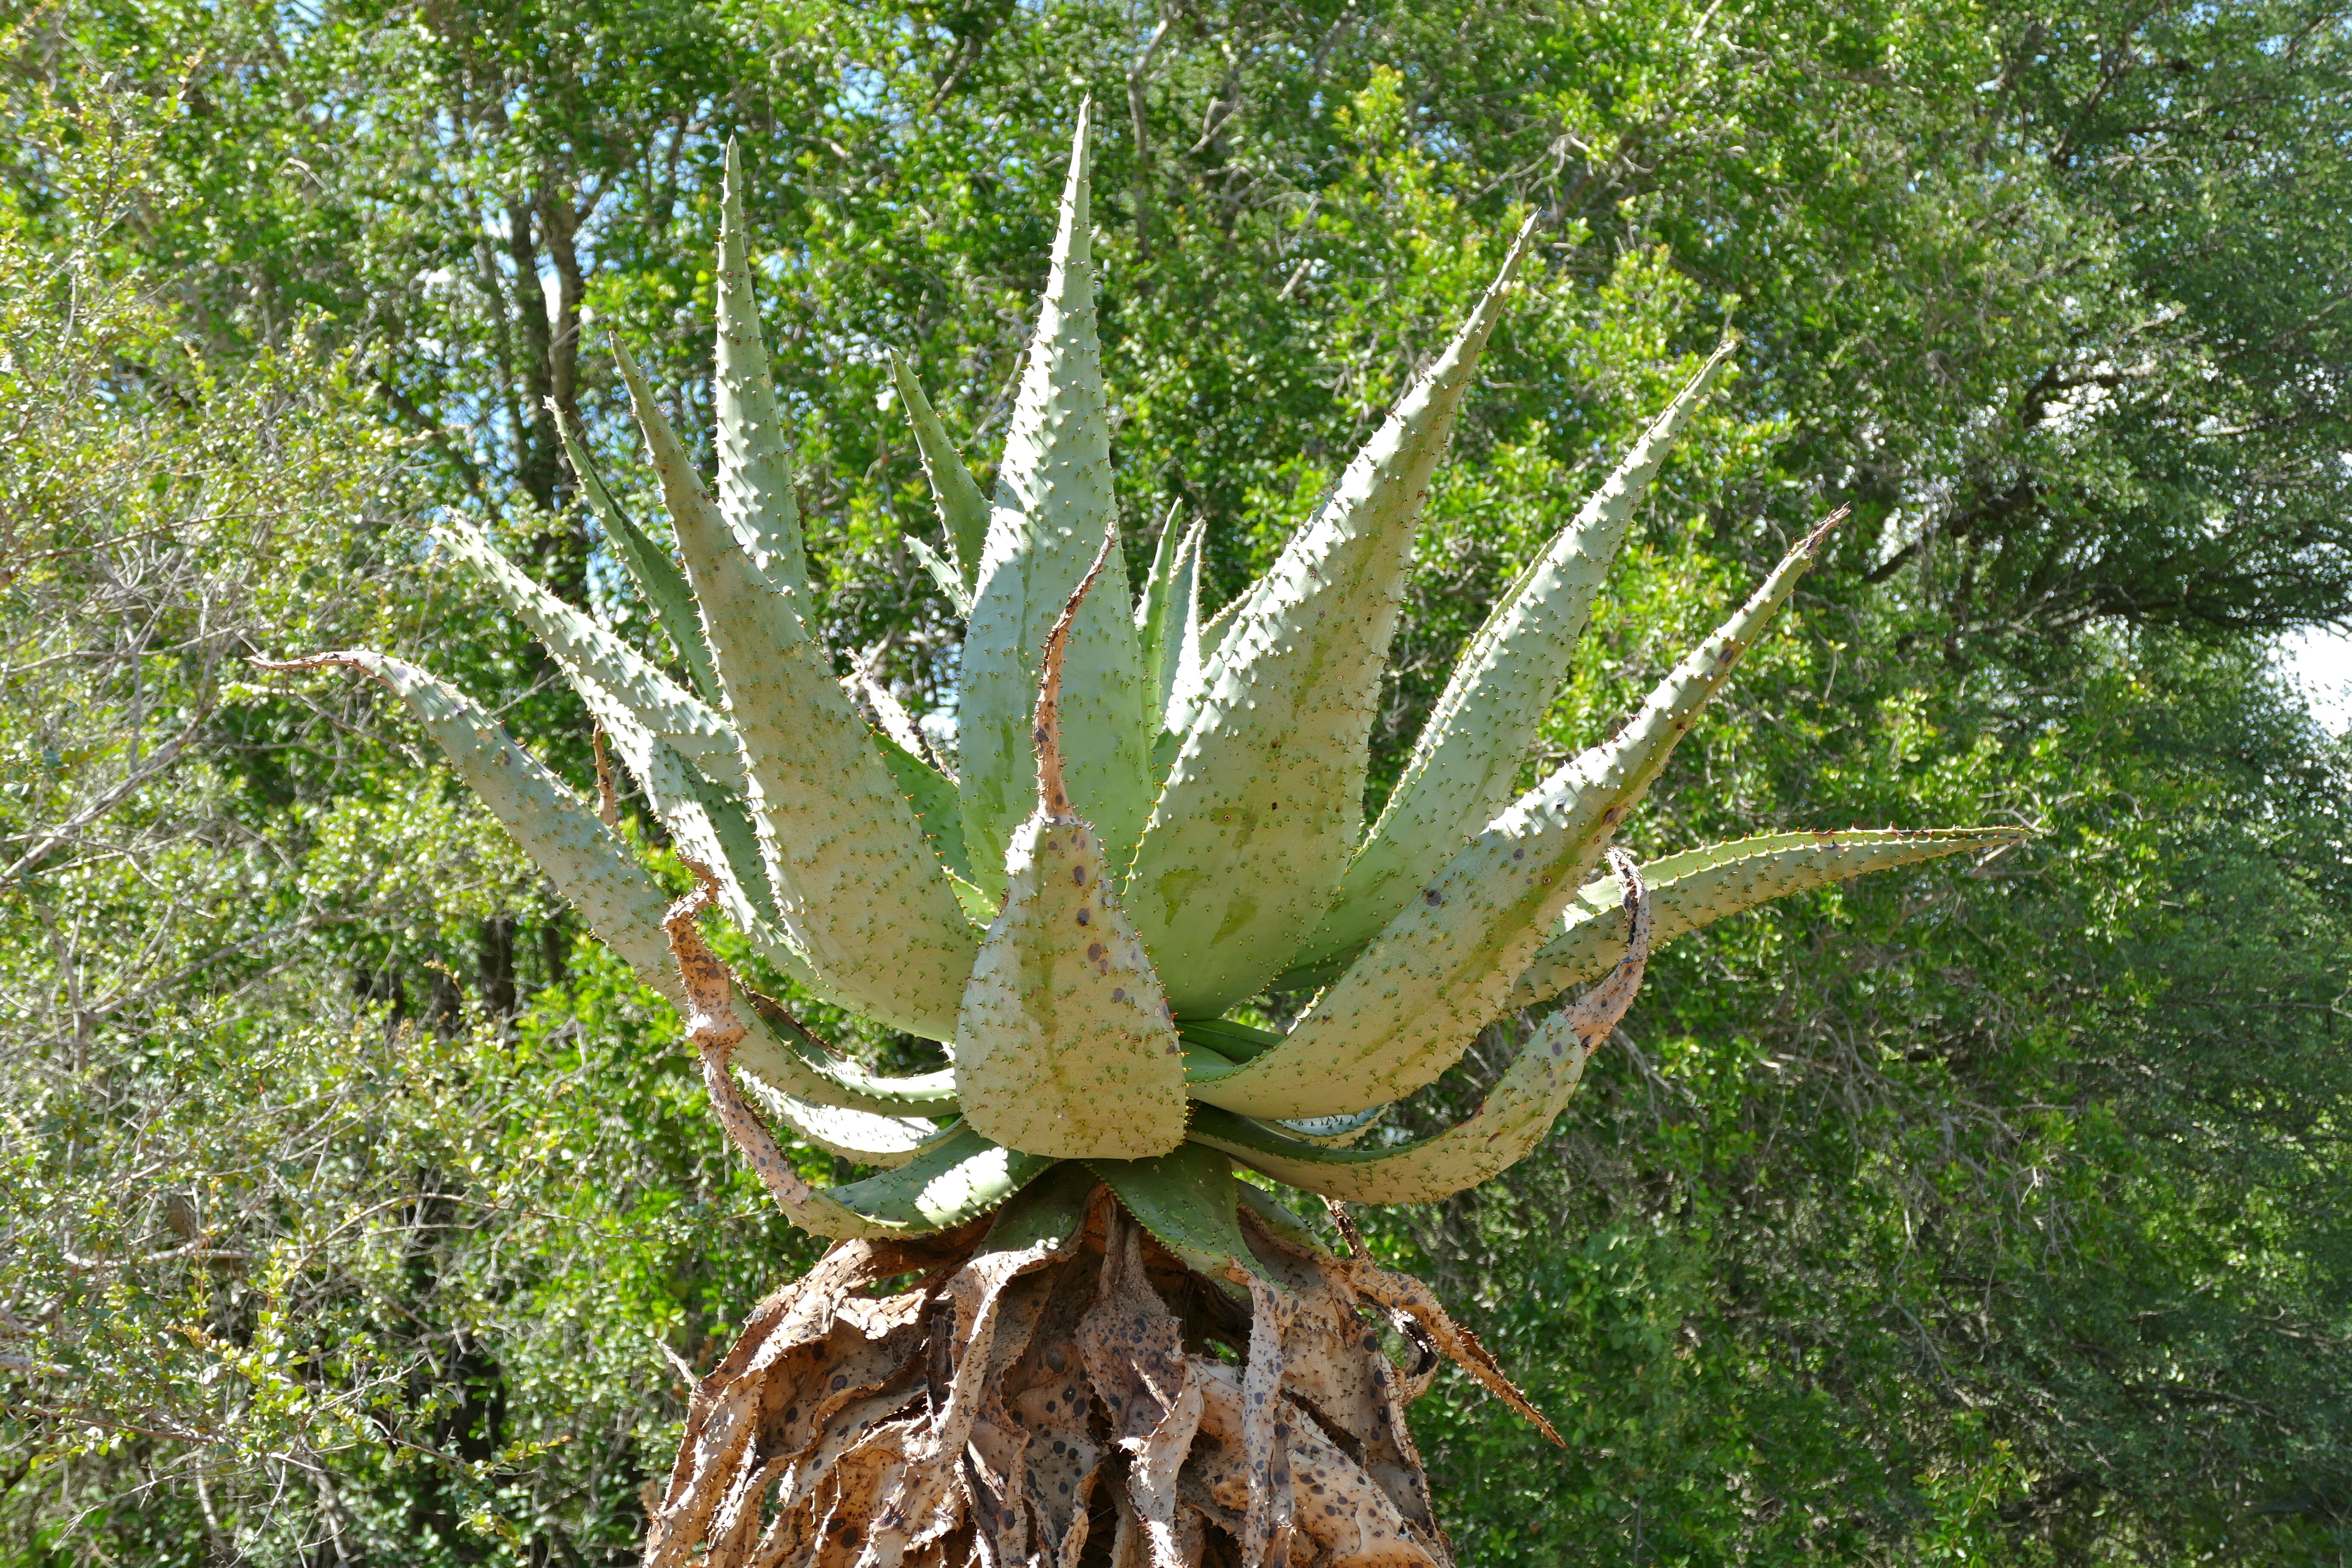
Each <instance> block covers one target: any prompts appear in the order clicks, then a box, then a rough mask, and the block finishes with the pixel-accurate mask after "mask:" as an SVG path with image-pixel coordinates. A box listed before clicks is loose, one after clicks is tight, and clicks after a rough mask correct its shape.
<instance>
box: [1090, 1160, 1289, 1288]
mask: <svg viewBox="0 0 2352 1568" xmlns="http://www.w3.org/2000/svg"><path fill="white" fill-rule="evenodd" d="M1087 1169H1088V1170H1090V1171H1092V1172H1094V1173H1095V1174H1096V1175H1097V1176H1099V1177H1101V1178H1102V1180H1103V1184H1105V1185H1106V1186H1108V1187H1109V1188H1110V1190H1111V1191H1112V1192H1113V1193H1114V1194H1118V1201H1119V1202H1120V1203H1122V1204H1124V1205H1127V1212H1128V1213H1129V1214H1131V1215H1134V1216H1135V1217H1136V1219H1137V1220H1138V1221H1139V1222H1140V1223H1141V1225H1142V1226H1143V1228H1144V1229H1146V1230H1148V1231H1150V1233H1151V1234H1152V1235H1153V1236H1154V1237H1157V1238H1158V1239H1159V1241H1160V1245H1161V1246H1162V1247H1166V1248H1167V1249H1168V1250H1169V1251H1171V1252H1172V1253H1174V1254H1175V1255H1176V1256H1177V1257H1178V1258H1181V1259H1183V1261H1184V1264H1185V1267H1187V1268H1191V1269H1192V1270H1193V1272H1195V1273H1198V1274H1202V1275H1206V1276H1207V1277H1208V1278H1210V1279H1214V1280H1217V1281H1219V1282H1220V1283H1225V1282H1227V1281H1228V1280H1229V1279H1230V1277H1231V1274H1232V1272H1233V1270H1234V1269H1235V1268H1251V1267H1252V1264H1253V1262H1254V1259H1253V1258H1251V1256H1250V1249H1249V1243H1247V1242H1246V1241H1244V1240H1243V1239H1242V1228H1241V1220H1240V1216H1239V1215H1238V1213H1237V1205H1239V1204H1240V1201H1241V1193H1240V1188H1241V1184H1240V1183H1239V1182H1237V1181H1235V1180H1234V1167H1233V1162H1232V1161H1231V1160H1229V1159H1227V1158H1226V1157H1225V1155H1224V1154H1223V1152H1219V1151H1217V1150H1214V1149H1210V1148H1206V1147H1204V1146H1202V1145H1201V1144H1198V1143H1187V1144H1185V1145H1183V1146H1182V1147H1181V1148H1180V1149H1177V1150H1176V1151H1175V1152H1172V1153H1168V1154H1162V1155H1160V1156H1159V1157H1157V1158H1156V1159H1150V1160H1089V1161H1087Z"/></svg>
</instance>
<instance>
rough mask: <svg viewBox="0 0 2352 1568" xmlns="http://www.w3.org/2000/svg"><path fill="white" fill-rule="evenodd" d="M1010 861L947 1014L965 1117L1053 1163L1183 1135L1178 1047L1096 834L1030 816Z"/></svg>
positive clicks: (1164, 1145) (1134, 1152)
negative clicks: (999, 903) (957, 1012)
mask: <svg viewBox="0 0 2352 1568" xmlns="http://www.w3.org/2000/svg"><path fill="white" fill-rule="evenodd" d="M1010 859H1011V861H1012V874H1011V876H1010V878H1009V879H1008V880H1007V883H1006V891H1005V898H1004V907H1003V912H1001V913H1000V914H999V915H998V916H997V917H996V921H995V923H994V924H992V926H990V927H989V931H988V938H987V940H986V941H985V942H982V944H981V949H980V957H979V960H978V962H976V963H974V964H973V965H972V970H971V983H970V984H969V985H967V986H966V987H965V990H964V997H963V1011H962V1014H961V1017H960V1018H959V1019H958V1020H957V1026H956V1089H957V1092H958V1095H959V1097H960V1098H961V1101H962V1104H963V1109H964V1114H965V1115H966V1116H967V1117H969V1118H970V1119H971V1123H972V1125H973V1126H975V1127H977V1128H979V1129H981V1130H982V1131H984V1132H986V1133H987V1134H988V1135H989V1136H990V1137H992V1138H994V1139H996V1140H997V1141H998V1142H1003V1143H1007V1144H1010V1145H1012V1146H1013V1147H1015V1148H1021V1149H1030V1150H1034V1151H1036V1152H1040V1153H1047V1154H1055V1155H1058V1156H1060V1157H1063V1158H1066V1159H1078V1158H1087V1157H1100V1158H1105V1159H1116V1160H1127V1159H1136V1158H1139V1157H1140V1156H1143V1155H1147V1154H1158V1153H1165V1152H1167V1151H1169V1150H1171V1149H1172V1148H1174V1147H1175V1146H1176V1145H1177V1143H1178V1142H1181V1141H1182V1139H1183V1136H1184V1062H1183V1047H1181V1045H1180V1044H1179V1043H1178V1040H1177V1038H1176V1030H1175V1026H1173V1024H1171V1022H1170V1020H1169V1016H1168V1006H1167V1002H1166V1001H1165V999H1164V998H1163V997H1162V996H1161V994H1160V984H1159V980H1158V978H1157V976H1155V975H1154V973H1152V969H1151V964H1150V961H1149V960H1148V959H1147V958H1146V957H1145V955H1144V952H1143V944H1142V943H1141V942H1139V941H1138V940H1137V939H1136V935H1135V931H1134V928H1133V927H1132V926H1130V925H1129V923H1128V921H1127V919H1126V917H1125V914H1124V912H1123V911H1122V910H1121V909H1120V908H1119V903H1118V889H1117V887H1116V884H1115V882H1114V880H1113V879H1112V877H1111V876H1110V873H1109V865H1108V860H1107V859H1106V858H1105V857H1104V855H1103V852H1102V847H1101V844H1100V842H1099V841H1098V840H1097V838H1096V837H1095V834H1094V830H1093V829H1092V828H1091V827H1089V826H1087V824H1086V823H1085V822H1084V821H1083V820H1081V819H1079V818H1076V817H1064V818H1059V819H1056V818H1055V817H1054V816H1049V815H1047V814H1046V813H1045V812H1042V811H1041V812H1040V813H1039V814H1038V815H1037V816H1033V817H1032V818H1031V819H1030V820H1029V821H1027V822H1025V823H1024V824H1023V825H1022V826H1021V828H1020V830H1019V831H1018V832H1017V833H1015V834H1014V835H1013V849H1012V853H1011V856H1010Z"/></svg>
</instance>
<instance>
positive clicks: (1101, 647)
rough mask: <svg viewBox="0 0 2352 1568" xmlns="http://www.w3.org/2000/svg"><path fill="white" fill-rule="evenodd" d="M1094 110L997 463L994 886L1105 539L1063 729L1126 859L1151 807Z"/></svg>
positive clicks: (1071, 758) (986, 804)
mask: <svg viewBox="0 0 2352 1568" xmlns="http://www.w3.org/2000/svg"><path fill="white" fill-rule="evenodd" d="M1087 120H1088V113H1087V111H1085V110H1081V112H1080V113H1079V116H1078V127H1077V135H1076V141H1075V142H1074V143H1073V145H1072V148H1071V153H1070V175H1069V182H1068V184H1067V185H1066V188H1065V190H1064V192H1063V195H1062V211H1061V226H1060V231H1059V233H1058V234H1057V235H1056V237H1055V241H1054V261H1053V268H1052V271H1051V273H1050V274H1049V276H1048V279H1047V281H1046V285H1045V298H1044V300H1043V301H1042V303H1041V306H1040V309H1039V310H1038V316H1037V327H1036V331H1035V333H1034V336H1033V337H1032V338H1031V339H1030V342H1029V353H1028V357H1027V360H1026V362H1025V363H1024V369H1023V372H1022V376H1021V389H1020V394H1019V396H1018V398H1017V399H1016V401H1015V403H1014V405H1013V426H1012V430H1011V433H1010V434H1009V436H1008V437H1006V440H1005V445H1004V458H1003V462H1002V463H1001V464H1000V465H999V466H998V470H997V480H996V501H995V505H994V507H993V508H992V510H991V512H990V514H989V522H988V542H987V547H986V549H985V551H984V552H983V553H982V557H981V560H980V565H979V575H978V579H977V586H976V588H975V590H974V592H973V594H972V606H971V622H970V625H969V628H968V629H967V631H966V633H965V636H964V647H963V678H962V687H961V695H960V700H959V704H958V709H957V731H956V734H957V740H956V746H957V752H958V773H957V777H958V784H959V787H960V789H961V793H962V795H963V824H964V842H965V846H966V847H967V849H968V851H969V852H970V854H971V863H972V868H973V870H974V871H975V873H977V875H978V880H979V883H980V886H981V887H982V889H985V890H986V891H988V892H989V893H991V894H992V895H993V894H996V893H998V892H999V891H1000V890H1001V889H1002V887H1003V879H1004V853H1005V849H1006V847H1007V845H1008V844H1009V842H1010V841H1011V838H1012V835H1013V828H1014V827H1016V826H1019V825H1020V823H1021V822H1022V821H1023V820H1024V818H1025V817H1026V816H1028V815H1029V809H1030V805H1031V802H1032V799H1033V792H1032V790H1031V787H1030V777H1031V769H1032V766H1033V763H1032V759H1031V754H1030V753H1031V748H1030V739H1029V719H1030V707H1031V704H1032V702H1033V701H1034V698H1035V695H1036V690H1037V660H1038V651H1039V649H1040V647H1042V645H1043V644H1044V642H1045V634H1046V632H1047V631H1048V630H1049V629H1050V628H1051V627H1052V626H1053V624H1054V621H1055V617H1056V616H1059V615H1060V614H1061V611H1062V607H1063V605H1065V604H1066V603H1067V602H1068V600H1069V597H1070V592H1071V590H1072V589H1074V588H1076V586H1077V584H1078V580H1079V579H1080V578H1081V577H1083V576H1084V575H1085V574H1086V572H1087V563H1089V562H1091V561H1092V560H1093V559H1094V558H1095V556H1096V554H1097V552H1098V551H1099V549H1100V547H1101V545H1102V542H1103V540H1104V538H1105V537H1106V535H1108V536H1109V538H1110V540H1111V545H1110V555H1109V562H1110V564H1109V567H1108V570H1107V572H1106V574H1105V575H1106V576H1107V577H1108V581H1109V582H1110V583H1111V584H1112V585H1113V586H1114V587H1116V588H1117V589H1118V592H1116V593H1105V594H1099V595H1091V596H1090V597H1089V599H1088V600H1087V605H1086V608H1085V610H1084V611H1083V613H1082V614H1081V615H1080V616H1079V617H1078V621H1077V625H1076V627H1075V628H1074V629H1073V631H1072V633H1071V639H1070V651H1069V663H1070V691H1069V695H1068V697H1067V700H1066V703H1065V709H1066V712H1065V714H1064V734H1063V744H1064V749H1065V751H1066V753H1067V761H1068V768H1069V786H1070V797H1071V799H1072V800H1073V801H1074V802H1076V806H1077V809H1078V812H1079V814H1080V815H1081V816H1084V817H1085V818H1086V819H1087V821H1088V822H1090V823H1092V824H1094V826H1095V829H1096V832H1097V834H1098V836H1099V837H1100V840H1101V842H1102V844H1103V845H1104V846H1105V847H1106V850H1107V852H1108V854H1109V856H1110V858H1111V861H1112V864H1113V865H1114V866H1116V867H1118V868H1121V869H1124V868H1125V866H1126V864H1127V860H1128V857H1129V854H1130V853H1131V851H1132V850H1133V847H1134V845H1135V839H1136V836H1137V834H1138V833H1139V832H1140V831H1141V829H1142V826H1143V819H1144V816H1145V813H1146V811H1147V809H1148V807H1149V805H1150V795H1149V791H1150V780H1149V776H1148V773H1149V768H1150V752H1151V737H1150V736H1149V735H1147V734H1145V733H1144V730H1143V724H1142V720H1141V715H1142V712H1143V708H1144V702H1143V695H1142V693H1143V671H1142V665H1141V662H1140V659H1139V656H1138V653H1137V650H1136V642H1135V623H1134V621H1133V619H1132V618H1131V617H1130V616H1129V613H1128V606H1127V602H1126V594H1127V565H1126V559H1125V556H1124V555H1123V553H1122V552H1121V551H1120V548H1119V544H1118V532H1117V526H1116V523H1117V514H1116V506H1115V501H1114V498H1113V495H1112V490H1111V463H1110V426H1109V421H1108V416H1107V414H1106V410H1105V406H1104V400H1103V385H1102V352H1101V348H1100V345H1099V344H1098V343H1097V341H1096V337H1095V289H1094V266H1093V261H1092V239H1091V236H1090V232H1089V226H1088V219H1087Z"/></svg>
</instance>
